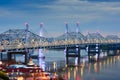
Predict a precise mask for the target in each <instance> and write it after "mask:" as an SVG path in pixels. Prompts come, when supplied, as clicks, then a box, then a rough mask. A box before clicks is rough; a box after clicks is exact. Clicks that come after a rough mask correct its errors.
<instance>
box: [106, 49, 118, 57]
mask: <svg viewBox="0 0 120 80" xmlns="http://www.w3.org/2000/svg"><path fill="white" fill-rule="evenodd" d="M117 54H119V50H107V55H108V56H115V55H117Z"/></svg>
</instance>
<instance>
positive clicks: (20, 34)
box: [0, 23, 120, 57]
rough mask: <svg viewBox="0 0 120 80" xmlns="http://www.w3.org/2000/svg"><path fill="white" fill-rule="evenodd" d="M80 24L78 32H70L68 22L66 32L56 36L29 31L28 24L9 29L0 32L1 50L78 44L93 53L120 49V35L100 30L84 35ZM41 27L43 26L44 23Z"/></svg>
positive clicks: (63, 47)
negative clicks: (22, 27)
mask: <svg viewBox="0 0 120 80" xmlns="http://www.w3.org/2000/svg"><path fill="white" fill-rule="evenodd" d="M78 26H79V25H78V23H77V26H76V32H68V24H66V32H65V33H64V34H63V35H61V36H58V37H55V38H47V37H44V36H42V35H37V34H35V33H33V32H31V31H29V29H28V24H27V25H26V29H9V30H8V31H6V32H3V33H1V34H0V52H21V51H27V50H33V49H43V48H46V49H69V48H75V49H76V46H77V47H78V48H79V49H85V50H87V51H88V53H92V54H93V53H97V51H98V52H99V50H120V38H119V37H117V36H115V35H108V36H107V37H103V36H102V35H101V34H100V33H99V32H96V33H88V34H87V35H84V34H82V33H81V32H79V30H78ZM40 28H42V24H41V27H40ZM41 30H42V29H41ZM40 34H41V32H40ZM96 49H98V50H96ZM78 52H79V51H78ZM68 53H69V52H68ZM74 53H75V52H74ZM67 57H69V55H68V56H67Z"/></svg>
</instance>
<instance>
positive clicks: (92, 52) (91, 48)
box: [86, 44, 100, 61]
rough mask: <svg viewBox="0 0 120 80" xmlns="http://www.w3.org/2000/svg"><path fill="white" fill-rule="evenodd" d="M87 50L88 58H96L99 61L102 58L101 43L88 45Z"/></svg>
mask: <svg viewBox="0 0 120 80" xmlns="http://www.w3.org/2000/svg"><path fill="white" fill-rule="evenodd" d="M86 49H87V52H88V60H89V61H91V59H92V58H93V57H94V58H93V59H96V60H97V61H98V60H99V59H100V49H99V45H98V44H96V45H88V46H87V47H86Z"/></svg>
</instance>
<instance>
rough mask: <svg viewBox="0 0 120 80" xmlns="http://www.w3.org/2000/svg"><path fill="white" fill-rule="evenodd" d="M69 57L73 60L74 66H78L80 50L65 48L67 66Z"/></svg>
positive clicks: (77, 48)
mask: <svg viewBox="0 0 120 80" xmlns="http://www.w3.org/2000/svg"><path fill="white" fill-rule="evenodd" d="M70 57H73V58H75V65H79V64H80V48H79V47H74V48H70V47H67V48H66V64H67V65H69V58H70Z"/></svg>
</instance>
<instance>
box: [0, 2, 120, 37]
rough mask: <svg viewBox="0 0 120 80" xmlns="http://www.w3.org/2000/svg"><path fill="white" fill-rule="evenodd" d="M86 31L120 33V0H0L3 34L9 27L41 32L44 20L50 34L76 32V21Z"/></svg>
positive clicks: (47, 32)
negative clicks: (67, 29) (66, 26)
mask: <svg viewBox="0 0 120 80" xmlns="http://www.w3.org/2000/svg"><path fill="white" fill-rule="evenodd" d="M77 21H79V23H80V24H79V29H80V31H81V32H82V33H84V34H86V33H87V32H96V31H98V32H100V33H102V34H103V35H106V34H116V35H118V36H119V35H120V2H119V0H0V29H1V30H0V33H2V32H5V31H7V30H8V29H24V28H25V25H24V23H25V22H27V23H28V24H29V28H30V31H32V32H34V33H36V34H39V25H40V23H41V22H43V23H44V32H45V34H46V35H47V36H57V35H60V34H63V33H64V32H65V23H64V22H68V26H69V31H75V30H76V29H75V28H76V22H77Z"/></svg>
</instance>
